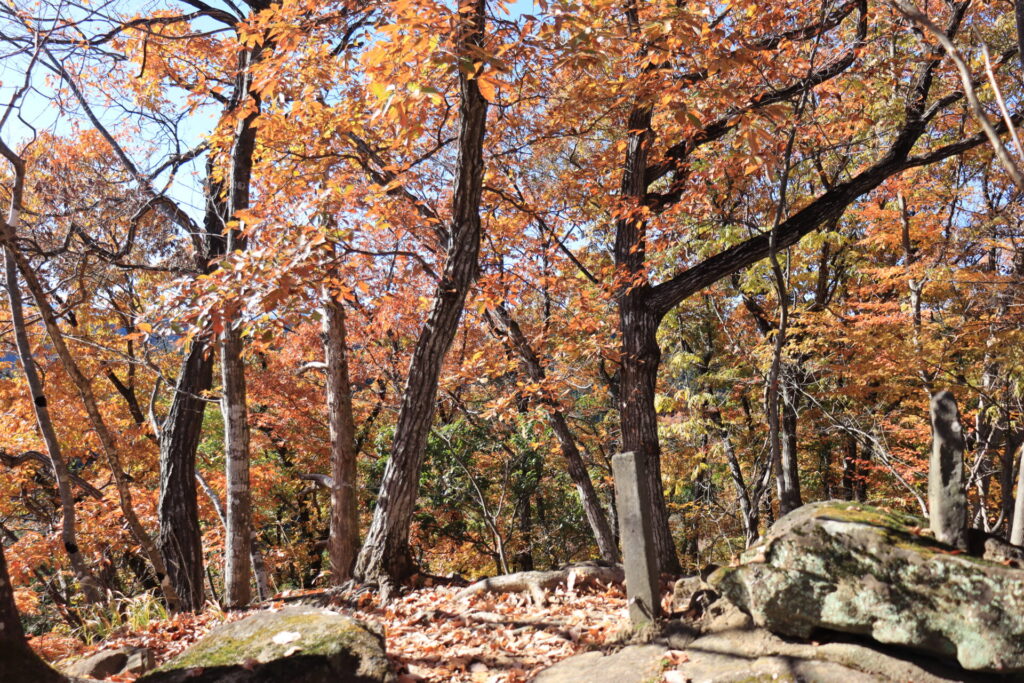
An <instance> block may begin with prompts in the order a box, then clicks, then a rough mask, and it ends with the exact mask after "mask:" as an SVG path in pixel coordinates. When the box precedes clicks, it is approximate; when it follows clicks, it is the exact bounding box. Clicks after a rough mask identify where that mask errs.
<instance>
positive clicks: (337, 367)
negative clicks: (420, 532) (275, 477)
mask: <svg viewBox="0 0 1024 683" xmlns="http://www.w3.org/2000/svg"><path fill="white" fill-rule="evenodd" d="M323 341H324V354H325V355H326V357H327V418H328V424H329V427H330V432H331V530H330V537H329V539H328V554H329V555H330V558H331V576H332V579H333V581H334V583H335V584H341V583H343V582H344V581H347V580H348V579H350V578H352V568H353V567H354V565H355V561H356V553H357V552H358V550H359V515H358V513H357V510H356V485H357V481H356V449H355V423H354V421H353V419H352V385H351V383H350V381H349V375H348V350H347V345H346V341H345V308H344V304H343V303H342V302H341V301H339V300H338V299H337V298H336V297H334V296H333V295H331V294H330V293H329V292H327V293H325V297H324V320H323Z"/></svg>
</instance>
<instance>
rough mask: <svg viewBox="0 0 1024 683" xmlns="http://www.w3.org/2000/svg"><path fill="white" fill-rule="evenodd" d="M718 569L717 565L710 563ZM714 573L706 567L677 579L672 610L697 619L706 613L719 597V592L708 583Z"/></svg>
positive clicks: (673, 591) (673, 589)
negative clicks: (694, 573)
mask: <svg viewBox="0 0 1024 683" xmlns="http://www.w3.org/2000/svg"><path fill="white" fill-rule="evenodd" d="M710 567H711V568H713V569H717V568H718V567H717V566H716V565H710ZM711 573H712V571H708V569H705V570H704V571H702V572H701V573H700V574H696V575H694V576H684V577H683V578H681V579H679V580H678V581H676V583H675V586H674V587H673V588H672V611H673V612H674V613H683V614H686V615H687V616H688V617H690V618H692V619H695V618H697V617H699V616H700V615H701V614H703V613H704V610H705V609H707V607H708V605H710V604H711V603H713V602H714V601H715V600H717V599H718V593H716V592H715V591H714V589H712V588H711V586H709V585H708V584H707V577H708V576H709V575H710V574H711Z"/></svg>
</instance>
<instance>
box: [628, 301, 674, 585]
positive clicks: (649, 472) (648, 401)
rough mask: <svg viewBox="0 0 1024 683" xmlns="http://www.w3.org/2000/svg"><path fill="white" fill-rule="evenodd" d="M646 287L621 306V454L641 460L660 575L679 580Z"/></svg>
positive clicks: (653, 323)
mask: <svg viewBox="0 0 1024 683" xmlns="http://www.w3.org/2000/svg"><path fill="white" fill-rule="evenodd" d="M641 290H646V286H644V287H637V288H634V289H633V290H632V291H630V292H627V293H626V294H625V295H623V296H622V297H621V298H620V300H619V330H620V333H621V334H622V361H621V362H622V366H621V369H622V376H621V379H620V384H619V392H620V403H619V412H620V416H621V417H620V421H621V425H622V450H623V452H633V453H635V454H636V455H637V463H638V465H639V467H640V468H641V479H640V481H641V482H642V484H643V485H644V486H646V487H647V489H648V492H649V495H648V496H647V499H648V500H649V501H650V505H651V510H650V515H651V527H652V531H653V533H654V539H653V541H654V545H655V551H656V553H657V556H658V563H659V566H660V569H661V571H662V572H664V573H668V574H678V573H679V570H680V567H679V558H678V556H677V554H676V548H675V543H674V542H673V540H672V534H671V532H670V531H669V528H668V512H667V510H666V508H665V497H664V493H663V490H662V482H661V445H660V443H659V441H658V413H657V411H656V410H655V408H654V397H655V385H656V383H657V380H658V364H659V362H660V360H661V348H660V347H659V346H658V341H657V331H658V323H659V319H658V317H657V316H656V315H655V314H654V313H652V312H651V311H650V309H649V308H647V307H646V306H645V305H643V303H642V301H641V300H640V299H641V297H642V291H641Z"/></svg>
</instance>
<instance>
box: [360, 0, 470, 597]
mask: <svg viewBox="0 0 1024 683" xmlns="http://www.w3.org/2000/svg"><path fill="white" fill-rule="evenodd" d="M460 9H461V10H462V11H461V12H460V17H461V19H460V21H461V24H460V27H459V29H458V30H459V33H460V35H459V36H458V43H459V52H460V54H466V53H470V52H471V51H472V49H473V48H480V47H482V46H483V42H484V30H485V22H486V2H485V0H462V2H460ZM459 87H460V93H461V98H460V103H459V139H458V150H459V151H458V158H457V160H456V165H455V187H454V192H453V198H452V222H451V228H450V230H449V232H448V251H447V256H446V259H445V264H444V270H443V271H442V273H441V279H440V282H439V283H438V286H437V288H436V290H435V292H434V296H433V305H432V307H431V310H430V314H429V316H428V318H427V322H426V325H424V327H423V329H422V330H421V331H420V336H419V338H418V339H417V341H416V348H415V350H414V351H413V357H412V361H411V363H410V365H409V376H408V379H407V380H406V385H405V389H404V392H403V395H402V404H401V408H400V409H399V413H398V423H397V425H396V428H395V440H394V444H393V446H392V450H391V457H390V458H389V459H388V464H387V467H386V468H385V470H384V479H383V481H382V482H381V490H380V495H379V496H378V498H377V507H376V509H375V510H374V515H373V521H372V523H371V524H370V529H369V531H368V532H367V536H366V540H365V542H364V543H363V547H362V549H361V550H360V552H359V557H358V559H357V561H356V571H355V574H356V577H358V578H360V579H362V580H366V581H376V582H377V583H378V584H379V585H380V586H381V587H382V590H383V592H384V593H388V592H389V587H391V586H393V584H394V582H395V581H398V580H401V579H403V578H405V577H406V576H408V575H409V574H410V573H411V572H412V562H411V558H410V557H409V526H410V524H411V522H412V512H413V507H414V505H415V502H416V495H417V492H418V488H419V475H420V470H421V468H422V466H423V457H424V455H425V449H426V442H427V434H428V432H429V430H430V424H431V422H432V420H433V416H434V403H435V400H436V397H437V381H438V376H439V375H440V372H441V365H442V363H443V362H444V358H445V355H446V354H447V352H448V348H449V346H451V343H452V340H453V339H454V338H455V333H456V331H457V329H458V325H459V320H460V319H461V317H462V309H463V306H464V304H465V301H466V295H467V294H468V293H469V289H470V287H471V286H472V284H473V282H474V281H475V280H476V276H477V270H478V264H477V259H478V256H479V253H480V195H481V191H482V185H483V171H484V159H483V141H484V134H485V129H486V121H487V100H486V99H484V97H483V95H482V94H481V93H480V88H479V87H478V86H477V82H476V78H475V75H474V76H473V77H470V76H468V75H467V74H466V73H465V72H460V74H459Z"/></svg>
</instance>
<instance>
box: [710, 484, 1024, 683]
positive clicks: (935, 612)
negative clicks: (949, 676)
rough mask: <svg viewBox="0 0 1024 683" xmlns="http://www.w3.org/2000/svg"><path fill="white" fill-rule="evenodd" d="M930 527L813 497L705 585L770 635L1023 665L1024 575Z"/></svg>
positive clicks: (988, 667) (989, 665) (976, 665)
mask: <svg viewBox="0 0 1024 683" xmlns="http://www.w3.org/2000/svg"><path fill="white" fill-rule="evenodd" d="M925 525H926V522H925V520H923V519H920V518H917V517H913V516H910V515H904V514H900V513H891V512H887V511H884V510H881V509H877V508H872V507H869V506H866V505H860V504H853V503H836V502H826V503H815V504H812V505H806V506H804V507H802V508H800V509H799V510H796V511H794V512H793V513H791V514H789V515H787V516H786V517H784V518H783V519H781V520H780V521H779V522H778V523H776V525H775V526H774V527H773V528H772V530H771V532H770V533H769V534H768V535H767V537H766V538H765V539H764V540H763V541H762V542H761V543H760V544H758V545H757V546H754V547H752V548H751V549H750V550H749V551H747V553H745V554H744V556H743V558H742V561H743V563H742V564H740V565H739V566H738V567H734V568H723V569H720V570H719V571H717V572H716V573H715V574H714V575H712V576H711V577H710V582H711V584H712V585H714V586H715V587H716V589H717V590H719V591H720V592H721V593H723V595H725V596H726V597H727V598H728V599H729V600H730V601H732V602H733V603H735V604H736V605H738V606H740V607H741V608H742V609H743V610H744V611H746V612H748V613H749V614H750V615H751V616H752V617H753V620H754V622H755V623H756V624H757V625H758V626H761V627H764V628H767V629H768V630H770V631H773V632H775V633H781V634H787V635H791V636H797V637H801V638H807V637H809V636H811V635H812V633H815V632H818V631H819V630H820V629H827V630H831V631H840V632H846V633H852V634H858V635H861V636H867V637H869V638H871V639H874V640H875V641H877V642H879V643H888V644H894V645H900V646H906V647H910V648H914V649H917V650H920V651H923V652H927V653H930V654H933V655H938V656H939V657H944V658H949V659H956V660H957V661H958V662H959V663H960V665H961V666H963V667H964V668H966V669H971V670H977V671H991V672H1020V671H1024V571H1022V570H1020V569H1015V568H1011V567H1008V566H1005V565H1002V564H997V563H995V562H990V561H987V560H984V559H981V558H978V557H972V556H969V555H966V554H963V553H960V552H959V551H956V550H954V549H953V548H951V547H950V546H947V545H944V544H942V543H939V542H938V541H936V540H935V539H934V538H931V537H929V536H928V535H926V534H923V533H922V527H923V526H925Z"/></svg>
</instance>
